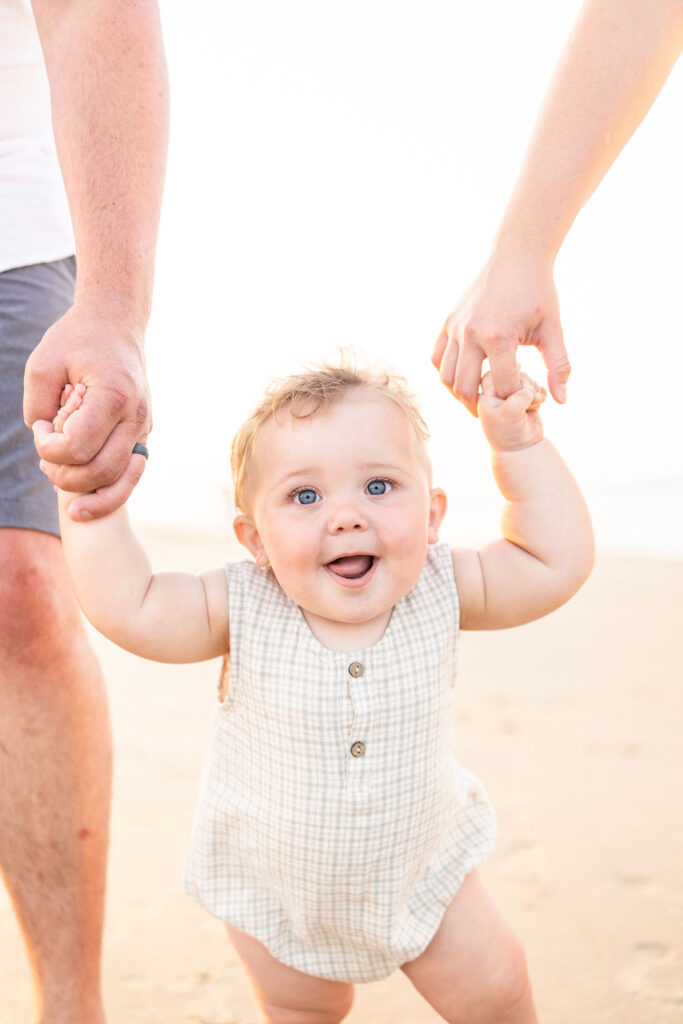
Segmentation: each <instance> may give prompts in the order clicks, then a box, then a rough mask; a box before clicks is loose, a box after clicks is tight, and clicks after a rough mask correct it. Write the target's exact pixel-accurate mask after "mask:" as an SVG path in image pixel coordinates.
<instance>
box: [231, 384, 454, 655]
mask: <svg viewBox="0 0 683 1024" xmlns="http://www.w3.org/2000/svg"><path fill="white" fill-rule="evenodd" d="M247 495H248V500H249V505H250V514H249V515H248V516H238V517H237V519H236V520H235V530H236V533H237V536H238V538H239V539H240V541H241V542H242V543H243V544H245V546H247V547H248V548H249V549H250V550H251V552H252V554H253V555H254V557H255V559H256V562H257V564H258V565H262V566H265V565H270V566H271V568H272V570H273V573H274V575H275V577H276V579H277V581H278V583H279V584H280V586H281V587H282V589H283V590H284V591H285V593H286V594H287V595H288V596H289V597H290V598H291V599H292V600H293V601H295V602H296V603H297V604H298V605H299V606H300V607H301V609H302V611H303V614H304V616H305V618H306V620H307V622H308V624H309V626H310V627H311V629H312V631H313V633H314V634H315V635H316V636H317V637H318V639H320V640H321V641H322V642H323V643H326V644H327V646H330V647H335V646H338V647H339V649H345V648H346V649H354V648H359V647H361V646H368V645H370V644H371V643H374V642H375V641H376V640H377V639H379V637H380V636H381V635H382V633H383V632H384V629H385V628H386V625H387V622H388V621H389V617H390V615H391V609H392V608H393V606H394V605H395V604H396V602H397V601H399V600H400V599H401V598H402V597H403V596H404V595H405V594H407V593H408V591H409V590H411V588H412V587H413V586H414V584H415V582H416V581H417V578H418V576H419V575H420V572H421V571H422V568H423V566H424V562H425V557H426V553H427V545H428V543H430V542H432V543H433V542H434V541H436V539H437V531H438V527H439V524H440V522H441V519H442V518H443V513H444V510H445V497H444V495H443V492H441V491H439V490H433V489H432V488H431V486H430V466H429V461H428V458H427V453H426V450H425V446H424V443H423V442H422V441H420V440H419V438H418V437H417V435H416V433H415V430H414V429H413V427H412V425H411V423H410V421H409V419H408V417H407V415H406V414H405V413H404V412H403V411H402V410H401V409H400V408H399V407H398V406H397V405H396V404H395V403H394V402H392V401H391V399H388V398H384V397H382V396H381V395H379V394H376V393H373V392H371V391H364V390H362V389H358V390H356V391H352V392H349V394H348V395H347V396H345V397H344V398H343V399H342V400H341V401H340V402H338V403H337V404H336V405H334V406H333V407H332V408H331V409H329V410H328V411H326V412H321V413H316V414H314V415H313V416H310V417H308V418H306V419H297V418H295V417H293V416H291V415H290V414H289V413H283V414H281V415H280V416H279V417H278V418H277V419H272V420H270V421H269V422H268V423H267V424H266V426H265V427H264V428H263V430H262V432H261V434H260V435H259V437H258V439H257V442H256V445H255V449H254V452H253V454H252V459H251V461H250V466H249V474H248V481H247Z"/></svg>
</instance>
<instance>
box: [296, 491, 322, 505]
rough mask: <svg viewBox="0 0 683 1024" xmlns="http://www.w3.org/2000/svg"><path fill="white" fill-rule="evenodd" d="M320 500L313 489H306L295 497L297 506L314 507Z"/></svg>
mask: <svg viewBox="0 0 683 1024" xmlns="http://www.w3.org/2000/svg"><path fill="white" fill-rule="evenodd" d="M317 500H318V493H317V491H314V490H313V488H312V487H304V488H303V489H302V490H300V491H297V492H296V494H295V495H294V501H295V502H296V504H297V505H313V504H315V502H316V501H317Z"/></svg>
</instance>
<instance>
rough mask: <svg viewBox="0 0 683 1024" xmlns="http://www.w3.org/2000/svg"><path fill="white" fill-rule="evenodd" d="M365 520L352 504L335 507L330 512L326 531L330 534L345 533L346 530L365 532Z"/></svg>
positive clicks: (366, 525)
mask: <svg viewBox="0 0 683 1024" xmlns="http://www.w3.org/2000/svg"><path fill="white" fill-rule="evenodd" d="M367 527H368V524H367V519H366V518H365V516H364V515H363V514H362V512H361V511H360V509H359V508H358V507H357V506H356V505H355V504H354V503H352V502H348V503H344V504H340V505H337V506H336V507H335V508H334V509H333V510H332V512H331V515H330V518H329V522H328V529H329V531H330V533H345V532H346V531H347V530H348V531H351V530H367Z"/></svg>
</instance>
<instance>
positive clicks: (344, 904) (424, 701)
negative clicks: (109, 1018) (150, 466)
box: [56, 364, 593, 1024]
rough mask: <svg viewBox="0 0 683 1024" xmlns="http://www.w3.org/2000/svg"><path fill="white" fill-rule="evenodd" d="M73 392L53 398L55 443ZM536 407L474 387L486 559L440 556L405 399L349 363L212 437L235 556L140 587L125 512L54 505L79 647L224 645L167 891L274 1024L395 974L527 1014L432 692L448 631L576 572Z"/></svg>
mask: <svg viewBox="0 0 683 1024" xmlns="http://www.w3.org/2000/svg"><path fill="white" fill-rule="evenodd" d="M84 393H85V388H84V387H83V386H82V385H77V387H76V388H74V389H71V388H69V389H68V391H67V392H66V393H65V404H64V408H63V410H62V412H61V413H60V416H59V417H58V422H57V423H56V426H57V428H58V429H62V428H63V429H64V430H66V431H67V432H68V430H69V417H70V416H74V417H77V416H78V415H79V406H80V403H81V401H82V396H83V394H84ZM543 398H544V393H543V392H542V391H541V390H540V389H538V388H537V386H536V385H534V384H533V383H532V382H531V381H529V380H528V378H524V387H523V388H522V389H521V390H520V391H518V392H517V393H516V394H513V395H512V396H510V397H509V398H507V399H506V400H505V401H503V400H500V399H498V398H497V397H495V395H494V393H493V391H492V386H491V383H490V380H489V378H488V377H485V378H484V380H483V381H482V394H481V396H480V399H479V416H480V419H481V423H482V427H483V429H484V432H485V434H486V437H487V439H488V442H489V444H490V446H491V450H492V458H493V472H494V476H495V479H496V482H497V484H498V487H499V489H500V491H501V493H502V495H503V498H504V499H505V507H504V513H503V519H502V537H500V538H498V539H497V540H494V541H493V542H491V543H490V544H488V545H487V546H485V547H483V548H482V549H481V550H467V549H460V548H457V549H454V550H450V549H449V548H448V547H447V546H446V545H444V544H440V543H438V534H439V527H440V525H441V521H442V519H443V517H444V513H445V511H446V496H445V494H444V492H443V491H442V490H440V489H439V488H438V487H434V486H433V485H432V472H431V466H430V462H429V458H428V455H427V450H426V445H425V441H426V438H427V430H426V427H425V424H424V422H423V420H422V417H421V415H420V413H419V411H418V408H417V406H416V403H415V400H414V399H413V397H412V396H411V395H410V394H409V393H408V392H407V391H406V389H405V387H404V385H403V383H402V381H401V380H400V379H398V378H395V377H392V376H390V375H387V374H381V373H376V372H370V371H361V370H357V369H354V368H353V367H350V366H348V365H345V364H342V365H338V366H324V367H321V368H319V369H314V370H311V371H308V372H304V373H302V374H300V375H298V376H295V377H290V378H287V379H285V380H283V381H279V382H276V384H275V385H273V387H272V388H271V389H270V390H269V392H268V393H267V395H266V397H265V399H264V400H263V401H262V403H261V404H260V405H259V407H258V409H257V410H256V412H255V413H254V414H253V416H252V417H251V418H250V419H249V420H248V421H247V422H246V423H245V424H244V426H243V427H242V428H241V430H240V431H239V433H238V434H237V436H236V438H235V441H234V442H233V458H232V462H233V475H234V484H235V503H236V506H237V509H238V511H239V514H238V515H237V517H236V519H235V522H234V527H235V532H236V534H237V537H238V539H239V541H240V542H241V544H243V545H244V547H246V548H247V549H248V551H249V552H250V554H251V556H252V559H250V560H246V561H242V562H237V563H232V564H228V565H227V566H225V567H221V568H218V569H213V570H210V571H208V572H204V573H201V574H200V575H198V576H195V575H190V574H184V573H161V574H153V573H152V571H151V569H150V566H149V562H148V560H147V558H146V556H145V553H144V551H143V549H142V547H141V546H140V544H139V542H138V541H137V539H136V538H135V536H134V535H133V533H132V531H131V528H130V525H129V523H128V519H127V515H126V513H125V511H124V510H123V509H121V510H118V511H117V512H115V513H114V514H112V515H110V516H108V517H106V518H104V519H98V520H94V521H92V522H89V523H75V522H73V521H72V520H70V518H69V516H68V512H67V508H68V504H69V502H70V501H71V500H72V499H73V495H72V494H65V493H60V515H61V525H62V535H63V542H64V550H65V553H66V557H67V560H68V564H69V568H70V571H71V575H72V579H73V583H74V587H75V590H76V594H77V597H78V600H79V601H80V604H81V606H82V608H83V610H84V612H85V614H86V615H87V616H88V618H89V619H90V621H91V622H92V623H93V624H94V625H95V626H96V627H97V628H98V629H99V630H101V631H102V632H103V633H104V634H106V636H108V637H110V638H111V639H112V640H114V641H115V642H116V643H118V644H120V645H121V646H122V647H125V648H126V649H127V650H129V651H132V652H134V653H136V654H139V655H141V656H143V657H146V658H154V659H156V660H158V661H168V662H190V661H198V660H201V659H206V658H214V657H218V656H220V655H226V654H227V653H228V652H229V685H228V687H227V691H226V692H225V693H224V694H222V695H221V696H222V699H221V700H220V701H219V704H218V706H217V708H216V716H215V722H214V727H213V733H212V738H211V742H210V748H209V753H208V757H207V762H206V768H205V772H204V778H203V783H202V790H201V797H200V803H199V808H198V811H197V815H196V819H195V825H194V829H193V835H192V839H191V845H190V851H189V855H188V860H187V866H186V872H185V885H186V888H187V890H188V892H189V893H190V894H191V895H192V896H193V897H194V898H195V899H196V900H198V901H199V902H200V903H201V904H202V905H203V906H205V907H206V908H207V909H208V910H209V911H211V913H213V914H215V915H216V916H218V917H219V918H221V919H223V920H224V921H225V922H226V924H227V929H228V932H229V935H230V938H231V940H232V942H233V944H234V947H235V950H236V952H237V954H238V956H239V957H240V959H241V960H242V962H243V964H244V966H245V968H246V971H247V973H248V975H249V977H250V980H251V983H252V985H253V987H254V991H255V994H256V998H257V1000H258V1002H259V1004H260V1006H261V1009H262V1012H263V1015H264V1020H265V1021H267V1022H270V1024H318V1022H320V1024H323V1022H324V1024H333V1022H337V1021H341V1020H342V1019H343V1018H344V1017H345V1016H346V1014H347V1013H348V1011H349V1009H350V1006H351V1002H352V998H353V984H354V983H355V982H364V981H371V980H373V979H377V978H382V977H384V976H386V975H387V974H389V973H390V972H391V971H393V970H394V969H396V968H398V967H400V968H401V969H402V970H403V971H404V972H405V974H406V975H407V977H408V978H409V979H410V980H411V982H412V983H413V985H414V986H415V987H416V988H417V989H418V991H419V992H420V993H421V994H422V995H423V996H424V998H425V999H426V1000H427V1001H428V1002H429V1003H430V1004H431V1005H432V1007H433V1008H434V1009H435V1010H436V1011H437V1013H439V1014H441V1016H442V1017H443V1018H444V1019H445V1020H447V1021H450V1022H453V1024H455V1022H458V1024H533V1022H535V1021H536V1014H535V1011H534V1006H533V1000H532V995H531V987H530V983H529V979H528V975H527V970H526V965H525V959H524V954H523V952H522V950H521V947H520V943H519V940H518V939H517V937H516V935H515V933H514V931H513V930H512V928H511V926H510V925H509V923H508V922H507V920H506V919H505V917H504V916H503V915H502V913H501V912H500V910H499V909H498V908H497V907H496V905H495V903H494V902H493V900H492V898H491V896H490V895H489V894H488V892H487V890H486V889H485V887H484V885H483V883H482V881H481V879H480V878H479V875H478V873H477V865H478V864H480V863H481V861H482V860H483V859H484V858H485V857H486V855H487V854H488V853H489V851H490V850H491V847H492V845H493V840H494V834H495V818H494V813H493V810H492V808H491V805H490V802H489V800H488V797H487V795H486V792H485V790H484V788H483V787H482V785H481V783H480V782H479V781H478V780H477V779H476V778H475V777H474V776H473V775H471V774H470V773H469V772H467V771H466V770H465V769H464V768H462V767H461V766H460V765H459V764H458V763H457V761H456V760H455V758H454V756H453V753H452V742H451V717H452V716H451V693H452V685H453V680H454V676H455V662H456V654H457V645H458V630H459V629H460V628H462V629H500V628H504V627H508V626H515V625H518V624H520V623H523V622H528V621H530V620H532V619H537V618H539V617H540V616H542V615H545V614H546V613H548V612H550V611H551V610H552V609H554V608H556V607H558V605H560V604H562V603H563V602H564V601H566V600H568V598H569V597H571V595H572V594H573V593H574V592H575V591H576V590H577V589H578V587H579V586H580V585H581V583H582V582H583V581H584V580H585V579H586V577H587V576H588V574H589V572H590V570H591V566H592V563H593V540H592V531H591V525H590V521H589V517H588V513H587V511H586V507H585V504H584V501H583V499H582V496H581V493H580V491H579V489H578V487H577V485H576V483H575V482H574V480H573V478H572V476H571V475H570V473H569V471H568V469H567V468H566V466H565V465H564V463H563V462H562V460H561V458H560V457H559V455H558V454H557V452H556V451H555V449H554V448H553V447H552V445H551V444H550V442H549V441H548V440H546V439H544V437H543V428H542V425H541V421H540V416H539V413H538V409H539V406H540V404H541V402H542V401H543ZM133 458H134V459H138V458H142V456H134V457H133Z"/></svg>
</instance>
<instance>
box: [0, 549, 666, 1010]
mask: <svg viewBox="0 0 683 1024" xmlns="http://www.w3.org/2000/svg"><path fill="white" fill-rule="evenodd" d="M146 540H147V542H148V546H149V549H150V551H151V554H152V559H153V562H154V564H155V566H156V567H158V568H165V567H175V568H180V567H187V568H192V569H199V568H202V567H205V566H208V565H213V564H218V563H219V562H220V561H222V560H223V559H224V558H225V557H232V555H233V552H232V550H230V549H228V550H227V555H226V546H225V543H224V542H222V541H219V540H218V539H215V540H211V539H207V540H203V541H200V540H197V539H190V540H188V539H187V538H182V537H178V536H173V535H170V534H164V533H162V532H159V531H156V532H155V533H153V534H151V533H150V532H149V531H148V532H147V536H146ZM94 643H95V646H96V648H97V651H98V653H99V655H100V657H101V659H102V662H103V665H104V668H105V671H106V675H107V677H108V679H109V682H110V692H111V706H112V717H113V722H114V730H115V738H116V781H115V794H114V812H113V821H112V846H111V863H110V879H109V896H108V914H107V925H106V934H105V960H104V973H105V991H106V1000H107V1006H108V1010H109V1021H110V1024H131V1022H145V1024H162V1022H163V1024H238V1022H239V1024H251V1022H255V1021H257V1019H258V1017H257V1012H256V1008H255V1005H254V1002H253V1000H252V997H251V994H250V992H249V990H248V987H247V984H246V982H245V980H244V978H243V976H242V973H241V969H240V967H239V965H238V964H237V962H236V960H235V958H234V956H233V954H232V952H231V950H230V947H229V944H228V942H227V939H226V938H225V935H224V930H223V927H222V926H221V924H220V922H218V921H216V920H214V919H213V918H211V917H210V916H209V915H208V914H206V912H205V911H203V910H201V909H200V908H198V907H196V906H195V905H194V904H193V903H192V902H191V901H190V899H189V898H188V897H186V896H185V895H184V893H183V892H182V889H181V886H180V876H181V871H182V865H183V857H184V851H185V846H186V842H187V837H188V833H189V828H190V822H191V819H192V813H193V808H194V803H195V797H196V792H197V786H198V779H199V774H200V770H201V764H202V759H203V753H204V747H205V739H206V735H207V730H208V725H209V720H210V714H211V709H212V704H213V700H214V694H215V690H216V682H217V677H218V664H217V663H215V662H209V663H206V664H203V665H198V666H189V667H177V666H162V665H155V664H152V663H150V662H145V661H141V660H138V659H136V658H133V657H132V656H130V655H128V654H126V653H124V652H122V651H119V650H118V649H116V648H114V647H113V646H112V645H111V644H109V643H108V642H107V641H105V640H103V639H102V638H100V637H95V638H94ZM682 664H683V563H681V562H666V561H649V560H635V559H633V560H627V559H616V558H605V557H603V558H600V559H598V563H597V566H596V569H595V572H594V574H593V576H592V578H591V580H590V581H589V582H588V584H587V585H586V586H585V587H584V589H583V590H582V591H581V593H580V594H579V595H577V596H576V597H575V598H574V599H573V601H571V602H570V603H569V604H568V605H567V606H565V607H564V608H562V609H560V610H559V611H558V612H556V613H554V614H553V615H551V616H549V617H548V618H547V619H544V620H542V621H541V622H537V623H533V624H531V625H529V626H525V627H522V628H521V629H516V630H512V631H508V632H502V633H490V634H465V635H464V636H463V638H462V644H461V662H460V678H459V683H458V687H457V701H456V711H455V727H456V742H457V750H458V756H459V758H460V760H461V761H462V762H463V763H464V764H465V765H467V766H468V767H470V768H471V769H472V770H474V771H475V772H476V773H477V774H478V775H480V777H481V778H482V779H483V780H484V781H485V783H486V785H487V787H488V789H489V791H490V793H491V795H492V797H493V800H494V803H495V805H496V807H497V810H498V814H499V824H500V836H499V840H498V844H497V848H496V851H495V853H494V854H493V855H492V856H491V858H490V859H489V861H488V862H487V863H486V865H485V866H484V868H483V875H484V877H485V879H486V881H487V883H488V884H489V886H490V888H491V889H492V890H493V892H494V894H495V895H496V897H497V899H498V901H499V902H500V904H501V905H502V906H503V907H504V908H505V910H506V912H507V913H508V914H509V916H510V917H511V918H512V920H513V921H514V922H515V924H516V927H517V929H518V931H519V932H520V933H521V935H522V937H523V939H524V942H525V945H526V948H527V952H528V958H529V964H530V969H531V973H532V977H533V980H534V987H535V993H536V1001H537V1005H538V1009H539V1017H540V1021H541V1022H542V1024H669V1022H674V1021H681V1020H683V820H682V811H683V743H681V741H680V738H679V733H680V731H681V724H682V723H683V670H682V668H681V665H682ZM0 949H2V956H1V957H0V1021H1V1022H2V1024H16V1022H19V1021H23V1020H27V1019H28V1015H29V1006H30V986H29V977H28V971H27V968H26V965H25V960H24V952H23V947H22V943H21V939H20V937H19V933H18V930H17V926H16V923H15V922H14V919H13V917H12V914H11V911H10V909H9V903H8V901H7V899H6V897H5V895H4V893H2V894H1V895H0ZM347 1019H348V1021H349V1024H361V1022H369V1024H389V1022H391V1024H396V1022H410V1024H430V1022H436V1021H438V1020H440V1019H441V1018H439V1017H438V1016H437V1015H436V1014H435V1013H434V1012H433V1011H432V1010H431V1009H430V1008H429V1007H428V1006H427V1005H426V1004H425V1003H424V1002H423V1001H422V999H421V998H420V997H419V996H418V995H417V994H416V993H415V992H414V991H413V990H412V988H411V986H410V984H409V983H408V982H407V981H406V979H405V978H404V977H403V976H402V975H401V974H400V972H399V973H397V974H395V975H394V976H392V977H391V978H389V979H387V980H386V981H383V982H380V983H376V984H371V985H364V986H359V987H358V990H357V996H356V1003H355V1006H354V1009H353V1011H352V1012H351V1014H350V1016H349V1017H348V1018H347Z"/></svg>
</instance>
